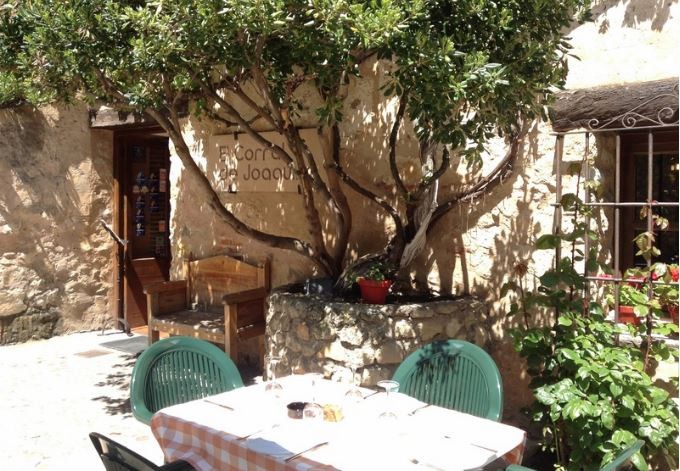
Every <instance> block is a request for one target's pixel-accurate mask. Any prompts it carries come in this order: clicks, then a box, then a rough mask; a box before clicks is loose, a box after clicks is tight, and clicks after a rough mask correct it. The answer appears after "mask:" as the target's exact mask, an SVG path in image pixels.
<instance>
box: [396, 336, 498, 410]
mask: <svg viewBox="0 0 680 471" xmlns="http://www.w3.org/2000/svg"><path fill="white" fill-rule="evenodd" d="M393 379H394V380H395V381H398V382H399V392H402V393H405V394H408V395H409V396H412V397H415V398H416V399H419V400H421V401H423V402H427V403H428V404H434V405H438V406H441V407H446V408H449V409H455V410H458V411H461V412H466V413H468V414H473V415H476V416H478V417H484V418H487V419H491V420H496V421H499V420H500V419H501V416H502V414H503V386H502V382H501V375H500V372H499V371H498V368H497V367H496V364H495V362H494V361H493V359H492V358H491V356H490V355H489V354H488V353H486V352H485V351H484V350H482V349H481V348H479V347H478V346H477V345H474V344H472V343H470V342H466V341H464V340H446V341H440V342H434V343H431V344H429V345H426V346H424V347H422V348H420V349H418V350H416V351H415V352H413V353H412V354H411V355H409V356H408V357H407V358H406V359H405V360H404V361H403V362H402V363H401V365H399V367H398V368H397V371H396V372H395V373H394V377H393Z"/></svg>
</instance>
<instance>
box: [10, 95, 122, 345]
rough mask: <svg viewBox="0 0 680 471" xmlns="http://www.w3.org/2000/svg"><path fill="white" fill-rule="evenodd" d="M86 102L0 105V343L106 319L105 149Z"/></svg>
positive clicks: (108, 182)
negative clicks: (79, 104)
mask: <svg viewBox="0 0 680 471" xmlns="http://www.w3.org/2000/svg"><path fill="white" fill-rule="evenodd" d="M87 126H88V122H87V110H86V109H85V108H84V107H75V108H70V109H64V108H59V109H55V108H49V107H48V108H43V109H40V110H33V109H30V108H27V107H21V108H15V109H7V110H0V156H1V157H0V344H4V343H11V342H21V341H25V340H28V339H30V338H45V337H50V336H52V335H55V334H59V333H63V332H70V331H77V330H86V329H94V328H98V327H100V326H101V325H102V323H103V322H104V321H105V320H106V319H107V317H108V312H109V306H110V300H109V297H110V294H111V289H110V288H111V286H112V281H113V273H112V260H113V252H112V243H111V240H110V238H109V236H108V234H106V232H105V231H104V230H103V229H102V227H101V225H100V224H99V219H100V218H104V219H105V220H109V221H110V219H111V191H112V186H113V182H112V173H113V164H112V158H113V149H112V141H111V133H110V132H109V131H89V130H88V127H87Z"/></svg>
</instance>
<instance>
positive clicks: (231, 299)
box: [222, 288, 268, 304]
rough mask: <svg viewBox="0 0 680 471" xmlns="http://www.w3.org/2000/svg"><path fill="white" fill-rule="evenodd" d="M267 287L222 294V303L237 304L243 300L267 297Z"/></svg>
mask: <svg viewBox="0 0 680 471" xmlns="http://www.w3.org/2000/svg"><path fill="white" fill-rule="evenodd" d="M267 294H268V292H267V288H253V289H246V290H243V291H237V292H236V293H229V294H225V295H224V296H222V304H237V303H242V302H245V301H255V300H257V299H264V298H266V297H267Z"/></svg>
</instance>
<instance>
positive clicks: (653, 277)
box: [652, 271, 659, 281]
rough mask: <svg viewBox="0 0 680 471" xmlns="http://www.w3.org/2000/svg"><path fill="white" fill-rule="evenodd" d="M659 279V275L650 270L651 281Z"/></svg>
mask: <svg viewBox="0 0 680 471" xmlns="http://www.w3.org/2000/svg"><path fill="white" fill-rule="evenodd" d="M658 279H659V275H657V274H656V272H655V271H653V272H652V281H656V280H658Z"/></svg>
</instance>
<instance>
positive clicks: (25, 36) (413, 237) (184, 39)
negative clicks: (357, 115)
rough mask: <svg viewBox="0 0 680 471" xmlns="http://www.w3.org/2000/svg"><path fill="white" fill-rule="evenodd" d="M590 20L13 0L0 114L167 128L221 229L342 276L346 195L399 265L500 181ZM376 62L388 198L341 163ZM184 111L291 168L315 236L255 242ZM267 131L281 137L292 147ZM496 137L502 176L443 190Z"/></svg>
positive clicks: (522, 14)
mask: <svg viewBox="0 0 680 471" xmlns="http://www.w3.org/2000/svg"><path fill="white" fill-rule="evenodd" d="M587 10H588V0H568V1H557V0H529V1H526V0H522V1H520V0H498V1H494V2H491V1H485V0H458V1H453V0H382V1H376V0H371V1H356V0H305V1H302V0H252V1H247V2H244V1H240V0H191V1H189V0H153V1H151V0H149V1H143V0H121V1H106V0H22V1H19V0H9V1H8V0H5V1H4V3H2V6H1V7H0V103H5V104H8V103H16V102H17V100H24V101H27V102H30V103H33V104H37V105H39V104H44V103H50V102H66V103H69V102H73V101H74V100H86V101H88V102H90V103H93V104H97V103H105V104H107V105H110V106H112V107H114V108H116V109H119V110H123V111H131V110H134V111H138V112H142V113H145V114H146V115H148V116H150V117H152V118H153V119H154V120H156V121H157V122H158V124H159V125H161V126H162V127H163V128H164V129H165V130H166V131H167V132H168V135H169V137H170V139H171V140H172V142H173V144H174V148H175V150H176V152H177V155H178V157H179V158H180V159H181V161H182V162H183V164H184V166H185V168H186V169H187V170H188V171H189V172H192V173H193V174H194V175H195V176H196V177H197V181H198V182H199V185H198V188H197V191H200V192H201V194H202V195H203V197H204V198H205V200H206V201H207V202H208V203H209V204H210V206H212V208H213V209H214V210H215V211H216V212H217V214H218V215H219V216H220V217H221V218H222V220H224V221H225V222H226V223H227V224H229V225H230V226H231V227H232V228H233V229H234V230H236V231H237V232H239V233H241V234H243V235H245V236H248V237H251V238H253V239H255V240H258V241H260V242H264V243H266V244H269V245H271V246H273V247H276V248H280V249H286V250H292V251H295V252H297V253H299V254H302V255H304V256H306V257H309V258H310V259H311V260H313V261H314V263H315V264H316V265H317V266H318V267H319V269H320V270H321V271H322V272H325V273H326V274H328V275H331V276H334V277H337V276H338V275H339V274H340V273H341V271H342V269H343V267H344V266H345V264H346V263H347V261H348V260H347V246H348V242H349V240H350V234H351V231H352V215H353V214H352V208H351V207H350V205H349V203H348V200H347V198H346V195H345V193H346V192H347V191H355V192H357V193H359V194H360V195H362V196H364V197H366V198H368V199H369V200H371V201H373V202H374V203H376V204H377V205H378V206H379V207H380V208H381V211H384V212H385V213H386V214H387V215H388V216H389V218H391V219H392V221H393V223H394V224H393V226H394V233H393V234H392V235H391V240H390V242H389V244H388V246H387V247H386V248H385V251H384V253H383V254H382V255H381V258H383V259H384V260H386V261H387V262H389V263H391V264H394V265H395V266H400V267H401V268H402V269H407V268H408V265H409V264H410V263H411V262H412V260H413V258H414V256H415V255H416V254H417V253H418V251H419V250H420V248H422V246H423V244H424V239H425V237H426V233H427V229H429V228H430V227H431V226H432V225H433V224H435V223H436V222H437V221H438V220H439V219H440V218H441V217H442V216H444V215H445V214H446V213H447V212H448V211H450V209H451V208H452V207H454V206H455V205H456V204H459V203H460V202H463V201H466V200H467V199H469V198H472V197H474V196H476V195H478V194H480V193H482V192H484V191H488V189H489V188H490V187H493V186H494V185H495V184H497V183H498V181H499V179H500V178H501V177H502V176H503V175H504V174H506V173H507V172H508V171H510V169H511V166H512V163H513V160H514V157H515V153H516V149H517V142H518V141H519V139H520V138H521V130H522V123H523V122H525V121H526V120H530V119H533V118H535V117H536V116H539V115H541V114H542V113H543V107H544V106H545V104H546V103H547V102H548V100H549V97H550V94H551V92H552V91H553V90H554V89H555V88H556V87H560V86H562V85H563V83H564V78H565V75H566V69H565V55H566V54H567V53H568V50H569V44H568V42H567V41H566V39H565V37H564V33H563V32H564V31H565V30H566V29H567V28H568V26H569V25H570V24H571V23H572V22H573V21H574V19H575V18H582V17H583V16H584V15H585V14H586V12H587ZM368 60H382V61H384V62H386V63H388V64H391V67H390V70H391V72H390V75H389V77H387V80H386V82H385V83H386V85H385V86H384V88H383V90H382V91H383V93H384V94H385V96H386V98H387V99H392V100H393V101H394V102H395V103H396V105H395V106H396V112H395V115H394V122H393V123H392V129H391V133H390V135H389V136H388V143H387V144H388V145H387V149H388V153H389V155H388V156H387V158H388V159H389V162H390V170H391V174H392V177H393V180H394V188H395V191H394V193H395V195H396V196H397V197H398V198H393V196H394V195H390V194H380V193H379V192H377V191H376V190H374V189H372V188H369V187H367V186H365V185H362V184H361V183H360V182H359V181H357V179H355V178H354V177H353V176H352V175H351V174H350V173H349V172H348V171H347V170H346V164H347V162H346V161H345V160H346V159H345V158H344V156H343V155H342V153H341V150H340V142H341V139H342V137H343V136H342V126H341V123H342V120H343V112H344V110H346V103H345V100H346V98H347V89H348V84H349V83H350V82H351V81H352V80H357V79H358V76H359V70H360V66H361V64H362V63H363V62H365V61H368ZM301 87H308V88H311V89H313V90H314V92H315V94H316V102H318V105H317V106H316V117H317V124H318V126H319V128H320V130H321V136H322V138H323V140H324V143H325V146H324V149H326V152H325V153H324V155H323V156H322V157H321V161H322V164H321V165H319V163H318V162H317V161H316V160H315V159H314V158H313V156H312V154H311V152H310V151H309V149H308V147H307V145H306V144H305V142H304V141H303V139H302V138H301V137H300V134H299V131H298V129H297V128H296V126H295V125H296V123H297V120H298V117H299V113H300V109H301V108H302V105H303V103H301V102H300V97H301V94H300V93H298V92H299V90H300V88H301ZM187 111H188V112H192V113H195V114H196V115H197V116H201V117H202V118H204V119H211V120H215V121H218V122H221V123H222V124H223V125H225V126H226V127H227V129H228V130H230V131H232V130H233V131H239V132H246V133H248V134H249V135H251V136H252V137H253V138H254V139H255V140H256V141H257V142H258V143H260V144H261V145H263V146H266V147H269V148H271V149H272V150H273V152H275V153H276V155H277V156H278V157H279V158H281V159H283V161H284V162H286V163H287V164H288V165H289V166H290V167H291V168H292V169H293V171H294V172H295V173H296V175H297V176H298V177H299V178H300V181H301V189H302V191H301V198H302V199H303V203H304V208H305V211H306V220H307V221H308V237H305V238H293V237H289V236H286V235H280V234H269V233H265V232H262V231H260V230H258V229H257V228H255V227H251V226H249V225H247V224H245V223H244V222H243V221H241V220H240V219H239V218H238V217H237V216H236V215H234V214H233V213H232V212H231V211H229V210H228V209H227V208H225V207H224V205H223V204H222V203H221V202H220V199H219V195H218V194H217V193H216V192H215V191H214V189H213V187H212V186H211V183H210V181H209V179H208V178H207V177H206V176H205V175H204V174H203V173H202V171H201V170H200V168H199V167H198V166H197V165H196V164H195V162H194V161H193V159H192V157H191V154H190V151H189V148H188V146H187V144H186V142H185V140H184V137H183V135H182V129H183V117H184V116H185V114H186V112H187ZM405 120H408V121H410V122H412V123H413V126H414V129H415V132H416V134H417V136H418V139H419V142H420V152H419V155H417V156H414V160H415V161H419V162H420V164H421V165H422V172H421V179H420V182H419V184H417V185H415V186H413V185H407V184H406V183H405V182H404V175H403V169H400V168H399V167H398V165H397V161H396V146H397V140H398V136H399V130H400V128H401V126H402V125H403V122H404V121H405ZM263 129H266V130H272V131H275V132H276V133H277V134H278V135H279V136H281V137H283V139H284V142H285V143H286V144H287V145H286V146H285V148H284V147H282V146H279V145H276V144H275V143H274V142H271V141H269V140H267V139H266V138H264V137H263V136H262V135H261V134H260V133H258V130H263ZM496 134H501V135H507V136H508V137H509V139H510V140H511V142H512V143H513V145H511V146H510V152H509V153H508V155H507V156H506V157H505V158H504V159H502V160H501V162H500V164H499V165H498V166H497V167H496V168H494V169H493V170H492V171H491V172H490V173H489V174H487V175H484V176H482V177H480V178H479V179H477V180H475V181H474V182H472V183H471V184H470V185H468V186H466V187H461V188H459V189H457V190H456V191H454V192H449V193H446V194H444V193H443V192H440V190H439V186H438V180H439V178H441V177H442V176H443V175H444V174H445V173H446V172H447V171H451V160H452V159H451V155H453V154H459V155H464V156H465V157H466V158H467V159H468V161H469V163H470V164H471V165H474V164H478V163H479V160H480V158H481V155H482V151H483V149H484V148H485V144H486V143H487V141H488V140H489V139H490V138H491V137H492V136H494V135H496ZM324 173H326V175H325V177H324V176H323V174H324ZM321 208H325V209H327V210H328V212H330V214H331V215H332V221H330V223H329V224H326V223H325V222H324V221H323V220H322V216H321V213H322V211H320V209H321ZM330 233H332V234H333V235H334V236H335V237H332V238H330V237H326V236H327V235H328V234H330ZM329 239H334V242H333V243H332V244H331V243H329V242H328V240H329Z"/></svg>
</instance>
